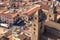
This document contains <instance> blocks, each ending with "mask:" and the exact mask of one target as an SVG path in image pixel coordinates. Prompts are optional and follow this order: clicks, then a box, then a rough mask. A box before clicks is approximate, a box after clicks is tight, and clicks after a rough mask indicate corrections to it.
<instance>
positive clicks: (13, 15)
mask: <svg viewBox="0 0 60 40" xmlns="http://www.w3.org/2000/svg"><path fill="white" fill-rule="evenodd" d="M1 15H2V16H5V17H8V18H14V17H16V16H17V13H16V14H4V13H3V14H1Z"/></svg>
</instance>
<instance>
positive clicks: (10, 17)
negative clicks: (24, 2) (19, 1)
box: [0, 11, 20, 24]
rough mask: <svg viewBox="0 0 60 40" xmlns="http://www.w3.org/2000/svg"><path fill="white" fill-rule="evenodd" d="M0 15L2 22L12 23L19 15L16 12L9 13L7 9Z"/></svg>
mask: <svg viewBox="0 0 60 40" xmlns="http://www.w3.org/2000/svg"><path fill="white" fill-rule="evenodd" d="M11 12H12V11H11ZM0 17H1V20H2V21H3V22H4V23H8V24H13V23H14V22H15V21H16V20H18V19H19V17H20V15H19V14H18V13H14V12H13V13H10V12H9V11H6V12H3V13H2V14H1V15H0Z"/></svg>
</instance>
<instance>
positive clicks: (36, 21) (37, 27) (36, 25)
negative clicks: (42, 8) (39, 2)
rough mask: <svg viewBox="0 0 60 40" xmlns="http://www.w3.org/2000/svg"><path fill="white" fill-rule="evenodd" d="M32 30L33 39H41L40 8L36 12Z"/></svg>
mask: <svg viewBox="0 0 60 40" xmlns="http://www.w3.org/2000/svg"><path fill="white" fill-rule="evenodd" d="M31 31H32V38H31V40H39V36H40V32H39V31H40V23H39V14H38V10H37V11H36V12H35V14H34V18H33V21H32V29H31Z"/></svg>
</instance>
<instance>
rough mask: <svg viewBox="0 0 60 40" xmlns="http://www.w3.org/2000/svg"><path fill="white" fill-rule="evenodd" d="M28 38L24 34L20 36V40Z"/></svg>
mask: <svg viewBox="0 0 60 40" xmlns="http://www.w3.org/2000/svg"><path fill="white" fill-rule="evenodd" d="M26 37H27V36H26V35H24V34H22V35H19V36H18V38H20V39H21V40H24V39H25V38H26Z"/></svg>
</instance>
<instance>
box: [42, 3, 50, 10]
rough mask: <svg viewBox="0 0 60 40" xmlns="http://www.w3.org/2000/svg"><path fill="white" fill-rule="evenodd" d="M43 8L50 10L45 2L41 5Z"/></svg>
mask: <svg viewBox="0 0 60 40" xmlns="http://www.w3.org/2000/svg"><path fill="white" fill-rule="evenodd" d="M41 8H42V9H44V10H49V8H48V6H47V5H44V4H42V5H41Z"/></svg>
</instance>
